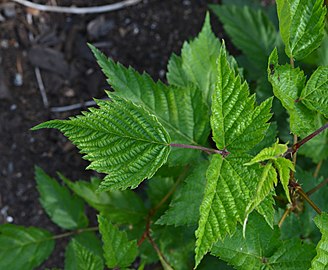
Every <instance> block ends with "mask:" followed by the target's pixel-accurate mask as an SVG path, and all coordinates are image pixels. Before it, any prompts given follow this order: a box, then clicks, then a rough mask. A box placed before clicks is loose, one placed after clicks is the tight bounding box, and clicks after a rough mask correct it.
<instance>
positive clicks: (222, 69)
mask: <svg viewBox="0 0 328 270" xmlns="http://www.w3.org/2000/svg"><path fill="white" fill-rule="evenodd" d="M237 2H240V1H223V5H221V6H217V5H212V6H211V9H212V10H213V12H214V13H215V14H217V15H218V16H219V19H220V20H221V21H222V22H223V24H224V28H225V30H226V32H227V33H228V34H229V35H230V37H231V40H232V42H233V43H234V45H235V46H236V47H237V48H238V49H240V50H241V52H242V53H243V54H242V55H240V56H238V57H237V59H235V58H234V57H232V56H231V55H229V53H228V52H227V50H226V47H225V43H224V41H222V42H220V41H219V40H218V39H217V38H216V37H215V36H214V34H213V33H212V30H211V26H210V19H209V15H207V17H206V19H205V23H204V26H203V29H202V31H201V32H200V34H199V36H198V37H197V38H196V39H194V40H193V41H191V42H185V44H184V45H183V48H182V51H181V56H177V55H175V54H173V55H172V57H171V59H170V61H169V64H168V73H167V81H168V84H164V83H162V82H160V81H158V82H154V81H153V80H152V79H151V78H150V77H149V76H148V75H147V74H146V73H143V74H139V73H137V72H136V71H135V70H134V69H133V68H131V67H129V68H126V67H124V66H122V65H120V64H119V63H115V62H113V61H112V60H111V59H107V58H106V57H105V56H104V55H103V54H102V53H101V52H100V51H99V50H97V49H96V48H95V47H93V46H92V45H90V48H91V50H92V51H93V53H94V55H95V57H96V58H97V61H98V63H99V65H100V67H101V68H102V70H103V72H104V73H105V75H106V77H107V79H108V83H109V85H110V86H111V87H112V88H113V90H114V91H113V92H107V94H108V97H109V99H110V100H96V102H97V105H98V106H99V108H97V109H96V108H91V109H90V110H89V111H88V112H83V113H82V115H79V116H76V117H71V118H70V119H69V120H51V121H48V122H45V123H41V124H39V125H37V126H36V127H34V128H33V129H34V130H37V129H41V128H56V129H59V130H60V131H61V132H63V133H64V134H65V135H66V136H67V137H68V138H69V140H71V141H72V142H73V143H74V144H75V145H76V146H77V147H78V148H79V149H80V151H81V153H82V154H83V155H84V158H85V159H86V160H88V161H90V165H89V167H88V169H93V170H95V171H97V172H100V173H104V174H106V176H105V177H104V179H102V180H100V179H97V178H92V179H91V180H90V181H88V182H86V181H75V182H74V181H71V180H69V179H67V178H65V176H63V175H61V174H59V178H60V179H61V180H62V182H63V183H64V184H65V185H62V184H60V183H58V182H57V180H55V179H53V178H52V177H50V176H49V175H47V174H46V173H45V172H44V171H43V170H42V169H41V168H38V167H36V169H35V178H36V182H37V188H38V190H39V193H40V202H41V204H42V206H43V208H44V209H45V211H46V212H47V214H48V215H49V216H50V218H51V219H52V221H53V222H54V223H55V224H57V225H58V226H59V227H61V228H63V229H65V230H67V231H68V232H67V233H64V234H62V235H52V234H51V233H50V232H48V231H45V230H43V229H40V228H31V227H30V228H24V227H21V226H17V225H11V224H5V225H1V226H0V266H1V267H0V268H1V269H8V268H10V269H33V268H35V267H37V266H38V265H40V264H41V263H42V262H43V261H44V260H45V259H46V258H47V257H48V256H49V254H51V252H52V250H53V248H54V244H55V243H54V242H55V240H56V239H59V238H62V237H71V240H70V242H69V244H68V246H67V248H66V254H65V269H66V268H67V269H103V268H104V267H105V265H106V266H107V267H108V268H116V269H117V268H121V269H125V268H138V269H144V267H146V266H147V265H151V264H152V263H156V262H158V261H160V263H161V265H162V267H163V268H164V269H192V268H193V267H197V269H217V268H218V267H221V268H220V269H231V267H230V266H228V265H231V266H232V267H234V268H235V269H315V270H317V269H326V268H327V265H328V255H327V252H328V249H327V245H328V243H327V241H328V240H327V238H328V214H327V213H325V212H321V211H322V210H323V211H327V197H326V196H325V194H326V192H327V186H325V184H326V183H327V182H328V181H327V180H323V179H322V178H323V176H325V177H327V174H328V173H327V169H326V168H327V167H326V168H323V167H324V166H322V164H324V162H325V160H326V159H327V157H328V148H327V131H325V130H326V129H327V127H328V124H327V123H326V122H327V118H328V67H327V66H324V65H322V64H326V65H327V64H328V63H327V62H324V61H327V35H326V32H325V29H324V24H325V15H326V8H325V7H324V3H323V0H308V1H297V0H278V1H277V14H278V18H279V29H280V35H279V32H278V30H277V28H276V26H275V24H274V22H272V21H271V19H270V18H269V16H268V14H272V13H271V12H268V11H267V10H265V9H261V8H259V7H258V6H256V5H253V6H244V7H242V6H240V5H234V3H237ZM248 2H252V1H248ZM252 3H253V2H252ZM245 30H247V31H245ZM320 44H322V45H321V47H319V45H320ZM283 49H284V51H285V54H286V55H284V53H283ZM278 52H279V53H278ZM278 54H280V58H281V59H282V60H280V61H279V59H278ZM286 56H287V57H288V58H289V62H290V63H286V64H280V62H283V61H285V59H286ZM323 56H324V57H323ZM325 59H326V60H325ZM301 60H303V61H301ZM237 63H238V64H237ZM239 65H240V66H239ZM296 65H298V66H296ZM316 66H318V67H316ZM303 69H305V71H306V72H307V73H310V74H311V75H309V78H308V79H307V77H306V75H305V74H304V71H303ZM313 69H314V72H313ZM245 78H246V80H245ZM247 81H248V82H250V85H251V88H250V87H249V84H248V83H247ZM272 90H273V95H274V98H273V97H272ZM253 91H254V92H256V95H255V94H251V92H253ZM325 123H326V124H325ZM289 133H291V134H292V135H293V137H291V136H290V134H289ZM299 138H302V139H301V140H299ZM289 141H293V143H289ZM298 153H299V155H298V158H297V159H296V156H297V154H298ZM296 161H297V162H296ZM321 166H322V169H321V171H320V168H321ZM319 176H320V177H319ZM145 179H146V180H145ZM141 183H144V184H143V185H142V188H138V189H137V192H134V191H132V190H130V189H135V188H137V187H138V186H139V185H140V184H141ZM72 193H73V195H72ZM305 202H306V203H307V204H305ZM84 203H87V204H88V205H89V206H91V207H92V208H94V209H95V210H96V211H97V212H99V215H98V224H99V226H98V227H89V226H88V223H89V221H88V218H87V216H86V215H85V213H84ZM312 219H313V221H312ZM318 229H319V230H318ZM95 232H99V233H100V235H101V240H102V243H101V241H100V239H99V238H98V236H97V235H96V234H95ZM320 233H321V235H320ZM207 253H210V254H211V255H212V256H210V255H206V254H207ZM194 254H195V255H194ZM205 255H206V256H205ZM204 256H205V257H204ZM193 257H194V259H193ZM215 257H218V258H215Z"/></svg>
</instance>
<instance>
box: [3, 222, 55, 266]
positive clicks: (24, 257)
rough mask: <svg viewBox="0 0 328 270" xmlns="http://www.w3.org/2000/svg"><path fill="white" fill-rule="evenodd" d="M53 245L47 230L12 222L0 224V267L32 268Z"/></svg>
mask: <svg viewBox="0 0 328 270" xmlns="http://www.w3.org/2000/svg"><path fill="white" fill-rule="evenodd" d="M54 247H55V241H54V240H53V239H52V234H51V233H49V232H48V231H45V230H42V229H38V228H34V227H29V228H25V227H23V226H17V225H12V224H5V225H0V269H4V270H5V269H17V270H32V269H35V268H36V267H37V266H39V265H40V264H41V263H42V262H44V261H45V260H46V259H47V258H48V257H49V255H50V254H51V252H52V251H53V249H54Z"/></svg>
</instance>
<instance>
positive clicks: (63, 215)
mask: <svg viewBox="0 0 328 270" xmlns="http://www.w3.org/2000/svg"><path fill="white" fill-rule="evenodd" d="M35 180H36V183H37V189H38V191H39V193H40V203H41V205H42V207H43V208H44V209H45V211H46V212H47V214H48V215H49V217H50V218H51V220H52V221H53V222H54V223H56V224H57V225H58V226H59V227H61V228H64V229H67V230H74V229H78V228H83V227H86V226H88V218H87V216H86V215H85V213H84V204H83V201H82V200H81V199H80V198H79V197H75V196H72V195H71V194H70V192H69V190H68V189H67V188H66V187H64V186H61V185H60V184H59V183H58V182H57V181H56V179H53V178H51V177H50V176H49V175H47V174H46V173H45V172H44V171H43V170H42V169H41V168H40V167H36V168H35Z"/></svg>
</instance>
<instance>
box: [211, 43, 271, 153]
mask: <svg viewBox="0 0 328 270" xmlns="http://www.w3.org/2000/svg"><path fill="white" fill-rule="evenodd" d="M212 102H213V104H212V116H211V126H212V130H213V139H214V141H215V142H216V145H217V147H218V149H227V150H228V151H229V152H233V151H247V150H250V149H251V148H252V147H254V146H255V145H256V144H257V143H259V142H260V141H261V140H262V139H263V138H264V136H265V134H266V132H267V129H268V128H269V124H268V123H267V121H268V120H269V119H270V118H271V113H270V109H271V105H272V98H269V99H267V100H266V101H264V102H262V104H261V105H260V106H255V96H254V95H252V96H250V93H249V89H248V85H247V83H246V82H243V83H242V82H241V78H240V76H239V75H235V71H234V70H233V69H232V68H231V66H230V64H229V62H228V60H227V54H226V50H225V46H224V44H223V45H222V47H221V50H220V55H219V58H218V83H217V85H216V89H215V91H214V93H213V98H212Z"/></svg>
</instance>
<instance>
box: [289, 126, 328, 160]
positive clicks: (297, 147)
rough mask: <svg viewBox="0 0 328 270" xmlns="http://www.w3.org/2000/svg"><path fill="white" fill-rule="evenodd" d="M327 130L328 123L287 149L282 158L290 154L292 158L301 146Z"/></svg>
mask: <svg viewBox="0 0 328 270" xmlns="http://www.w3.org/2000/svg"><path fill="white" fill-rule="evenodd" d="M327 128H328V123H326V124H325V125H323V126H322V127H321V128H319V129H317V130H316V131H314V132H313V133H311V134H310V135H308V136H306V137H305V138H304V139H302V140H300V141H299V142H297V143H295V144H294V145H292V146H291V147H289V148H288V149H287V151H286V152H285V153H284V154H283V156H284V157H287V156H288V155H289V154H291V155H292V156H294V154H295V153H296V152H297V151H298V149H299V148H300V147H301V146H302V145H303V144H305V143H307V142H308V141H309V140H311V139H313V138H314V137H315V136H317V135H318V134H320V133H321V132H323V131H324V130H325V129H327Z"/></svg>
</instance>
